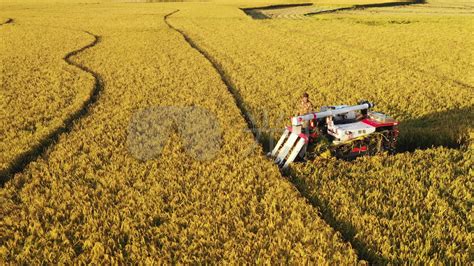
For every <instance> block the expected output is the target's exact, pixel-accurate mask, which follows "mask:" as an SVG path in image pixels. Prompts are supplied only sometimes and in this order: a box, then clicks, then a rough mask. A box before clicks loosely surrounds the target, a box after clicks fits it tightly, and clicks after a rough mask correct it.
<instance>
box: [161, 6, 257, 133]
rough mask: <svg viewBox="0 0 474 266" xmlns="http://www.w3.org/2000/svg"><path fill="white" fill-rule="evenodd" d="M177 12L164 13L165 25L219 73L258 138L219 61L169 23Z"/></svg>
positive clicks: (239, 96) (236, 92)
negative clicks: (169, 19)
mask: <svg viewBox="0 0 474 266" xmlns="http://www.w3.org/2000/svg"><path fill="white" fill-rule="evenodd" d="M177 12H179V10H175V11H173V12H171V13H169V14H167V15H165V17H164V20H165V23H166V25H168V27H170V28H171V29H172V30H174V31H176V32H178V33H179V34H181V36H183V38H184V40H185V41H186V42H187V43H188V44H189V45H190V46H191V48H193V49H194V50H196V51H198V52H199V53H200V54H201V55H202V56H204V58H206V60H207V61H209V63H211V65H212V67H213V68H214V69H215V70H216V71H217V73H218V74H219V76H220V78H221V80H222V82H224V84H225V85H226V87H227V90H228V91H229V92H230V93H231V95H232V96H233V98H234V100H235V104H236V105H237V107H238V108H239V109H240V113H241V114H242V116H243V117H244V119H245V121H246V122H247V125H248V127H249V128H250V130H251V131H252V134H253V136H254V138H255V139H257V140H258V139H260V136H261V135H260V134H259V132H258V128H257V126H256V124H255V122H254V120H253V119H252V116H251V115H250V113H249V111H248V110H247V108H246V107H245V105H244V104H243V102H244V101H243V100H242V96H241V95H240V93H239V92H238V91H237V90H236V89H235V88H234V86H233V85H232V83H231V81H230V79H229V78H227V76H226V74H225V73H224V70H223V69H222V67H221V66H220V65H219V63H217V62H216V60H214V59H213V58H212V57H211V56H210V55H209V54H208V53H207V52H206V51H204V50H203V49H201V48H200V47H199V46H198V45H197V44H196V43H195V42H194V41H193V40H192V39H191V38H190V37H189V36H188V35H187V34H186V33H185V32H183V31H182V30H180V29H178V28H176V27H174V26H173V25H171V23H169V21H168V18H169V17H170V16H172V15H173V14H176V13H177Z"/></svg>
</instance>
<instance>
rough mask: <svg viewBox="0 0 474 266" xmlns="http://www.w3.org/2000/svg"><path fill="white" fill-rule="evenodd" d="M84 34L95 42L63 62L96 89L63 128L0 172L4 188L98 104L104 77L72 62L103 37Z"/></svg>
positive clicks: (70, 116) (64, 123)
mask: <svg viewBox="0 0 474 266" xmlns="http://www.w3.org/2000/svg"><path fill="white" fill-rule="evenodd" d="M12 22H13V20H12ZM10 23H11V22H10ZM82 32H84V33H86V34H88V35H90V36H92V37H94V40H93V41H92V42H91V43H89V44H87V45H85V46H83V47H81V48H79V49H76V50H74V51H71V52H69V53H67V54H66V55H65V56H64V57H63V60H64V61H65V62H66V63H67V64H68V65H70V66H74V67H76V68H78V69H80V70H82V71H84V72H86V73H88V74H90V75H92V77H93V78H94V87H93V88H92V91H91V92H90V97H89V98H88V99H87V100H86V101H84V102H83V103H82V106H81V108H79V109H78V110H76V111H75V112H73V113H72V114H71V115H69V116H68V117H67V118H66V119H65V120H64V121H63V122H62V125H61V126H59V127H57V128H56V129H54V130H53V131H52V132H50V133H49V134H48V135H46V136H45V137H44V138H43V139H41V140H39V143H38V144H36V145H34V146H32V147H31V148H30V149H29V150H27V151H26V152H24V153H22V154H19V155H18V156H17V157H16V158H15V159H13V161H12V162H11V163H10V165H9V166H8V167H7V168H6V169H4V170H2V171H1V172H0V183H1V186H2V187H3V186H4V185H5V183H6V182H7V181H8V180H10V179H11V178H13V176H15V174H17V173H20V172H22V171H23V170H24V169H25V168H26V167H27V166H28V165H29V164H30V163H31V162H33V161H35V160H37V159H38V158H39V157H41V156H42V155H43V154H45V153H46V151H47V150H48V148H50V147H52V146H54V144H55V143H56V142H57V141H58V139H59V137H60V136H61V135H62V134H65V133H69V132H71V131H72V129H73V127H74V125H75V123H76V122H77V121H78V120H80V119H81V118H83V117H84V116H85V115H87V114H88V113H89V110H90V108H91V106H92V105H93V104H94V103H95V102H97V100H98V99H99V96H100V93H101V92H102V90H103V87H104V82H103V80H102V77H101V76H100V75H99V74H97V73H96V72H94V71H93V70H91V69H90V68H88V67H87V66H84V65H82V64H80V63H76V62H75V61H74V60H72V57H73V56H75V55H78V54H79V53H81V52H84V51H85V50H87V49H90V48H92V47H94V46H96V45H97V44H98V43H100V42H101V37H100V36H98V35H95V34H93V33H91V32H89V31H82Z"/></svg>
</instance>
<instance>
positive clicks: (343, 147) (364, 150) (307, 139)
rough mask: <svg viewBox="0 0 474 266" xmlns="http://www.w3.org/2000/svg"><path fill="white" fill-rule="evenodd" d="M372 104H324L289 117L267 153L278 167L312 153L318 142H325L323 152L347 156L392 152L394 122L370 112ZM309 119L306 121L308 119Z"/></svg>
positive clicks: (338, 156) (394, 136)
mask: <svg viewBox="0 0 474 266" xmlns="http://www.w3.org/2000/svg"><path fill="white" fill-rule="evenodd" d="M373 106H374V104H372V103H370V102H367V101H363V102H360V103H359V104H358V105H354V106H348V105H338V106H324V107H322V108H321V110H320V111H319V112H314V113H308V114H304V115H300V116H295V117H292V118H291V126H288V127H287V128H286V129H285V130H284V132H283V135H282V136H281V137H280V139H279V140H278V142H277V144H276V145H275V147H274V148H273V150H272V151H271V152H270V153H269V154H268V155H269V156H271V157H273V158H274V159H275V163H276V164H278V165H279V166H280V167H282V168H286V167H288V165H289V164H290V163H292V162H293V161H294V160H295V159H297V158H298V157H299V158H304V157H311V156H316V155H317V154H316V153H315V152H314V150H312V148H314V146H315V145H317V144H318V143H321V142H324V143H329V145H328V146H327V151H326V154H327V153H329V154H331V155H333V156H335V157H337V158H343V159H351V158H355V157H358V156H362V155H373V154H377V153H381V152H384V151H387V152H390V153H393V152H395V150H396V144H397V138H398V127H397V126H398V122H397V121H395V120H394V119H392V118H390V117H389V116H387V115H385V114H383V113H378V112H372V111H370V109H371V108H372V107H373ZM308 122H309V123H308Z"/></svg>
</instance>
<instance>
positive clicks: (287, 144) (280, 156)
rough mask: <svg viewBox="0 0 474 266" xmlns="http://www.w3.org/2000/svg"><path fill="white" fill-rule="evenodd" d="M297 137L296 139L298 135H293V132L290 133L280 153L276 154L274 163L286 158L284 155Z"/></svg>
mask: <svg viewBox="0 0 474 266" xmlns="http://www.w3.org/2000/svg"><path fill="white" fill-rule="evenodd" d="M297 139H298V135H295V134H293V133H292V134H290V137H289V138H288V140H287V141H286V142H285V145H284V146H283V148H282V149H281V150H280V153H279V154H278V157H277V158H276V160H275V163H277V164H279V163H280V162H282V161H283V160H284V159H285V158H286V155H288V152H290V150H291V148H292V147H293V145H294V144H295V142H296V140H297Z"/></svg>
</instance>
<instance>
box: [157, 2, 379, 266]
mask: <svg viewBox="0 0 474 266" xmlns="http://www.w3.org/2000/svg"><path fill="white" fill-rule="evenodd" d="M177 12H179V10H175V11H173V12H171V13H169V14H167V15H165V17H164V21H165V23H166V24H167V25H168V27H170V28H171V29H172V30H174V31H176V32H178V33H179V34H181V36H183V38H184V40H185V41H186V42H187V43H188V44H189V45H190V46H191V48H193V49H195V50H196V51H198V52H199V53H200V54H201V55H202V56H204V58H206V60H208V61H209V63H211V65H212V66H213V68H214V69H215V70H216V72H217V73H218V74H219V76H220V78H221V80H222V82H224V84H225V85H226V87H227V90H228V91H229V92H230V94H231V95H232V96H233V98H234V100H235V103H236V105H237V107H238V108H239V109H240V113H241V114H242V117H243V118H244V119H245V121H246V122H247V126H248V128H249V129H250V130H251V132H252V134H253V136H254V138H255V140H256V141H258V142H259V144H260V145H261V146H262V147H264V146H265V144H264V141H263V139H262V136H264V135H263V134H262V132H261V131H260V130H259V129H258V127H257V126H256V123H255V122H254V121H253V119H252V116H251V115H250V112H249V111H248V109H247V108H246V107H245V104H244V101H243V99H242V96H241V95H240V93H239V92H238V90H237V89H236V88H235V86H234V85H233V84H232V82H231V81H230V78H229V77H228V76H227V74H226V73H225V71H224V70H223V68H222V67H221V66H220V64H219V63H218V62H217V61H216V60H215V59H214V58H213V57H212V56H211V55H210V54H209V53H208V52H206V51H205V50H203V49H202V48H200V47H199V45H197V44H196V42H194V41H193V40H192V39H191V37H189V35H187V34H186V33H185V32H184V31H182V30H180V29H178V28H176V27H174V26H173V25H172V24H171V23H170V22H169V21H168V19H169V17H170V16H172V15H173V14H176V13H177ZM281 174H282V176H285V177H287V179H286V180H287V181H288V182H290V183H291V184H292V185H293V187H295V189H296V190H297V191H298V193H299V194H300V196H302V197H303V198H305V199H306V201H307V202H308V203H309V204H310V205H311V206H312V207H314V208H315V209H316V210H318V212H320V211H321V209H322V205H321V204H320V201H318V200H317V199H314V198H313V197H312V196H310V194H309V193H308V192H307V191H306V189H305V188H304V185H302V184H303V182H302V181H303V180H301V179H300V178H298V177H296V176H295V175H294V174H293V173H292V172H291V171H281ZM320 217H321V219H323V221H325V223H326V224H327V225H328V226H330V227H331V228H332V229H333V230H334V231H335V232H339V233H340V234H341V238H342V240H343V241H344V242H348V243H350V244H351V247H352V248H353V249H355V250H356V251H357V252H356V253H357V257H358V260H359V261H361V260H365V261H368V262H369V263H371V264H373V263H372V262H374V260H373V258H374V257H375V256H376V255H375V254H370V256H367V254H368V251H369V250H370V249H369V248H368V247H367V246H365V244H364V243H360V242H354V236H355V233H354V234H349V233H348V232H346V230H344V231H342V230H338V229H337V228H339V227H340V223H339V224H338V223H336V220H335V218H334V216H332V215H329V213H323V215H321V216H320ZM338 225H339V226H338ZM351 230H353V228H351ZM359 248H360V249H359ZM377 259H378V261H381V260H383V258H379V257H377Z"/></svg>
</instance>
